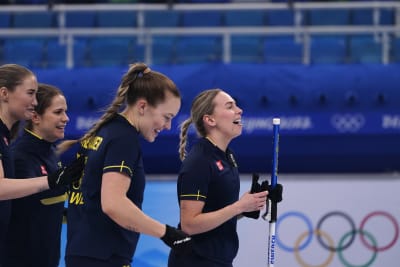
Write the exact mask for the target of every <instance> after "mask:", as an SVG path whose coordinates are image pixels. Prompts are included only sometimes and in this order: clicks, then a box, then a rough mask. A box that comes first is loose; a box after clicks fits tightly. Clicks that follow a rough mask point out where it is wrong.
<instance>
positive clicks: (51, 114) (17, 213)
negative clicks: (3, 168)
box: [4, 84, 69, 267]
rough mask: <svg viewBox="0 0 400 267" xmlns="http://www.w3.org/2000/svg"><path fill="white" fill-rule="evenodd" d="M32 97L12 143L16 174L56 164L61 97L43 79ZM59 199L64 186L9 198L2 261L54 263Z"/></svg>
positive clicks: (50, 266) (45, 266)
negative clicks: (28, 113)
mask: <svg viewBox="0 0 400 267" xmlns="http://www.w3.org/2000/svg"><path fill="white" fill-rule="evenodd" d="M36 98H37V105H36V106H35V110H34V112H33V115H32V117H31V118H30V120H28V121H27V123H26V127H25V131H24V132H23V134H22V135H21V136H20V137H18V139H17V140H16V141H15V143H14V145H13V146H12V152H13V153H14V166H15V177H16V178H21V179H26V178H29V177H37V176H43V175H47V173H52V172H56V171H57V170H59V169H60V168H61V165H62V164H61V162H60V159H59V156H58V154H57V153H56V147H55V144H54V142H55V141H57V140H59V139H62V138H64V128H65V125H66V124H67V122H68V121H69V118H68V116H67V113H66V112H67V102H66V100H65V97H64V95H63V93H62V92H61V91H60V90H59V89H58V88H56V87H54V86H51V85H47V84H39V86H38V91H37V93H36ZM65 200H66V188H57V189H52V190H46V191H43V192H41V193H37V194H34V195H31V196H27V197H24V198H19V199H15V200H13V201H12V207H11V219H10V227H9V231H8V237H7V247H6V258H5V263H4V266H5V267H7V266H30V265H31V264H32V263H35V265H37V266H42V267H56V266H58V263H59V260H60V242H61V225H62V217H63V211H64V201H65ZM43 237H46V238H43ZM37 244H40V246H38V245H37ZM43 251H46V253H43Z"/></svg>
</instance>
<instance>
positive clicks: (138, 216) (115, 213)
mask: <svg viewBox="0 0 400 267" xmlns="http://www.w3.org/2000/svg"><path fill="white" fill-rule="evenodd" d="M105 206H106V207H108V208H106V207H105ZM103 211H104V212H105V213H106V214H107V215H108V216H109V217H110V218H111V219H112V220H113V221H115V222H116V223H117V224H118V225H120V226H121V227H123V228H125V229H127V230H130V231H134V232H138V233H142V234H146V235H151V236H154V237H158V238H160V237H162V236H163V235H164V234H165V224H162V223H160V222H158V221H156V220H154V219H152V218H151V217H149V216H148V215H146V214H145V213H144V212H143V211H141V210H140V209H139V208H138V207H137V206H136V205H135V204H134V203H132V202H131V201H130V200H129V199H128V198H121V199H120V200H117V201H114V202H113V204H108V205H103Z"/></svg>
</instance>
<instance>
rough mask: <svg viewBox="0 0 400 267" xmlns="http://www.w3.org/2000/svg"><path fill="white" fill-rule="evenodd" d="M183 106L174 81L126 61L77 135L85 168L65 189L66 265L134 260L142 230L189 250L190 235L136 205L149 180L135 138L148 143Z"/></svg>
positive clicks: (109, 265)
mask: <svg viewBox="0 0 400 267" xmlns="http://www.w3.org/2000/svg"><path fill="white" fill-rule="evenodd" d="M180 106H181V96H180V92H179V90H178V88H177V86H176V85H175V83H174V82H173V81H172V80H171V79H169V78H168V77H167V76H165V75H164V74H162V73H160V72H156V71H153V70H151V69H150V68H149V67H147V65H146V64H144V63H136V64H133V65H131V66H130V67H129V70H128V71H127V72H126V73H125V75H124V76H123V77H122V81H121V84H120V86H119V87H118V90H117V92H116V96H115V98H114V100H113V102H112V103H111V104H110V105H109V108H108V109H107V110H106V111H105V113H104V114H103V116H102V117H101V118H100V119H99V120H98V121H97V122H96V123H95V124H94V126H93V127H92V128H91V129H90V130H89V131H88V132H87V133H86V134H85V135H84V136H83V137H82V138H80V140H79V141H80V149H79V152H78V153H79V156H80V157H81V158H85V159H86V166H85V171H84V175H83V177H82V180H81V181H80V183H77V184H76V185H75V186H74V187H73V190H71V193H70V196H71V198H70V199H69V203H68V218H67V220H68V225H67V227H68V236H67V248H66V253H65V254H66V257H65V262H66V266H68V267H69V266H86V267H94V266H95V267H113V266H131V265H130V264H131V260H132V257H133V255H134V253H135V250H136V245H137V242H138V240H139V235H140V233H143V234H147V235H151V236H154V237H158V238H161V239H162V241H164V242H165V243H166V244H167V245H168V246H170V247H172V248H173V249H174V250H186V249H187V248H190V243H191V242H190V240H191V239H190V237H188V235H187V234H185V233H184V232H182V231H180V230H178V229H176V228H174V227H171V226H169V225H165V224H162V223H160V222H159V221H156V220H154V219H152V218H150V217H149V216H148V215H146V214H145V213H144V212H143V211H142V210H141V207H142V201H143V193H144V188H145V183H146V180H145V171H144V164H143V157H142V148H141V144H140V140H139V138H140V136H141V137H143V138H144V139H145V140H146V141H148V142H153V141H154V140H155V139H156V137H157V136H158V134H159V133H160V132H161V131H162V130H169V129H170V128H171V121H172V119H173V118H174V117H175V116H176V114H177V113H178V111H179V109H180ZM92 222H95V223H92Z"/></svg>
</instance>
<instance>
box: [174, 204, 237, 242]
mask: <svg viewBox="0 0 400 267" xmlns="http://www.w3.org/2000/svg"><path fill="white" fill-rule="evenodd" d="M184 213H185V209H181V218H182V220H181V226H182V230H183V231H184V232H186V233H188V234H189V235H194V234H200V233H204V232H208V231H210V230H212V229H214V228H216V227H218V226H220V225H221V224H223V223H224V222H226V221H228V220H230V219H232V218H233V217H235V216H237V215H238V214H240V213H241V211H240V208H239V207H238V205H237V203H233V204H231V205H228V206H226V207H224V208H222V209H219V210H217V211H213V212H207V213H200V214H198V215H196V216H194V217H191V218H187V217H186V216H185V215H184ZM185 218H187V219H185Z"/></svg>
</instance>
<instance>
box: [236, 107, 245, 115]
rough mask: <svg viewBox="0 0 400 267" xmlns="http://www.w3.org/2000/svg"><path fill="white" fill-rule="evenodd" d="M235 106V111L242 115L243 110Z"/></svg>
mask: <svg viewBox="0 0 400 267" xmlns="http://www.w3.org/2000/svg"><path fill="white" fill-rule="evenodd" d="M236 108H237V113H238V114H240V115H242V114H243V110H242V109H241V108H239V107H236Z"/></svg>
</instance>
